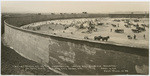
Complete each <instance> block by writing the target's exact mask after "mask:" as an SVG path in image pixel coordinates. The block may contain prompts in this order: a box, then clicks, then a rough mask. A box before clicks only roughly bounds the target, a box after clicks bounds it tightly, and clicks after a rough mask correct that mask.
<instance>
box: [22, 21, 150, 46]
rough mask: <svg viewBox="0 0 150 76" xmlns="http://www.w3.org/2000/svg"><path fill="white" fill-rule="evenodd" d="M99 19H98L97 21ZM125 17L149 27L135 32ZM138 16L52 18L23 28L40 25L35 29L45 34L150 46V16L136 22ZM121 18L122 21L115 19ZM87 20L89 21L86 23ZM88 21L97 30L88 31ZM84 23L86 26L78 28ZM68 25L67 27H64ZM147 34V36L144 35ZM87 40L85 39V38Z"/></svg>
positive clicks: (124, 44) (117, 43)
mask: <svg viewBox="0 0 150 76" xmlns="http://www.w3.org/2000/svg"><path fill="white" fill-rule="evenodd" d="M96 19H97V21H95V20H96ZM123 19H124V20H125V19H128V20H129V21H130V22H131V23H132V24H134V25H137V24H138V25H139V26H140V27H143V26H142V25H141V24H145V25H147V26H148V27H143V28H145V31H142V32H139V33H134V32H133V31H132V30H131V29H135V26H133V25H131V28H127V27H125V26H124V25H125V24H127V23H125V21H123ZM135 19H137V18H132V19H130V18H82V19H65V20H52V21H45V22H38V23H32V24H29V25H25V26H23V27H21V28H25V29H29V30H33V28H37V27H40V29H39V30H34V31H37V32H40V33H44V34H50V35H51V34H55V35H58V36H63V37H69V38H74V39H80V40H83V39H84V37H88V38H89V39H86V40H88V41H92V42H102V43H110V44H116V45H123V46H131V47H140V48H148V47H149V46H148V43H149V41H148V40H149V20H148V18H140V19H138V20H140V21H139V22H134V20H135ZM114 20H120V21H114ZM84 22H87V23H84ZM88 22H93V24H94V26H95V28H96V29H97V31H93V30H92V31H91V32H90V33H89V32H87V31H88V28H87V27H88V26H89V24H88ZM97 22H100V23H104V24H103V25H98V24H96V23H97ZM82 23H84V24H83V26H84V28H82V29H81V28H78V27H79V26H80V25H81V24H82ZM112 24H115V25H116V27H113V26H112ZM26 27H28V28H26ZM65 27H68V28H67V29H64V28H65ZM111 29H112V31H111ZM116 29H123V30H124V33H116V32H115V30H116ZM100 35H101V36H102V37H106V36H110V38H109V39H108V41H107V42H106V41H96V40H94V37H95V36H100ZM128 35H130V36H131V37H132V39H128V37H127V36H128ZM134 35H136V39H133V36H134ZM144 35H145V38H144V37H143V36H144ZM84 40H85V39H84Z"/></svg>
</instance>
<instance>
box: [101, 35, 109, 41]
mask: <svg viewBox="0 0 150 76" xmlns="http://www.w3.org/2000/svg"><path fill="white" fill-rule="evenodd" d="M109 38H110V37H109V36H106V37H102V41H107V40H108V39H109Z"/></svg>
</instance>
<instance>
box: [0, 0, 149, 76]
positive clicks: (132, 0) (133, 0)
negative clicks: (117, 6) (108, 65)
mask: <svg viewBox="0 0 150 76" xmlns="http://www.w3.org/2000/svg"><path fill="white" fill-rule="evenodd" d="M1 1H130V2H137V1H142V2H143V1H148V2H150V0H1ZM1 1H0V4H1ZM149 5H150V3H149ZM0 12H1V8H0ZM0 15H1V13H0ZM149 18H150V15H149ZM0 20H1V16H0ZM149 23H150V21H149ZM0 25H1V23H0ZM149 25H150V24H149ZM0 37H1V27H0ZM0 42H1V40H0ZM149 43H150V30H149ZM149 47H150V44H149ZM149 55H150V51H149ZM0 58H1V46H0ZM0 63H1V59H0ZM149 63H150V56H149ZM0 67H1V65H0ZM0 74H1V69H0ZM149 74H150V65H149ZM2 76H26V75H2ZM29 76H44V75H29ZM47 76H51V75H47ZM52 76H60V75H52ZM61 76H68V75H61ZM69 76H80V75H69ZM82 76H87V75H82ZM88 76H125V75H88ZM128 76H149V75H128Z"/></svg>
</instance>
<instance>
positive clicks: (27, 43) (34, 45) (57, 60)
mask: <svg viewBox="0 0 150 76" xmlns="http://www.w3.org/2000/svg"><path fill="white" fill-rule="evenodd" d="M13 21H14V19H13ZM15 22H18V21H15ZM17 24H19V22H18V23H17ZM4 25H5V34H4V40H5V42H6V44H7V45H8V46H10V47H12V48H13V49H15V51H16V52H18V53H19V54H20V55H22V56H24V57H25V58H28V59H30V60H33V61H36V62H38V63H41V64H43V65H48V66H49V67H51V68H53V69H55V70H57V71H60V72H62V73H66V74H72V75H75V74H80V75H87V74H91V75H96V74H147V73H148V68H144V69H146V70H144V71H139V70H138V69H139V68H137V67H139V66H142V67H144V66H148V49H144V48H134V47H126V46H119V45H112V44H103V43H95V42H90V41H85V40H76V39H70V38H64V37H59V36H55V35H45V34H42V33H37V32H34V31H29V30H26V29H21V28H19V27H16V26H15V25H14V23H13V25H12V24H11V22H10V23H9V21H6V22H5V23H4ZM109 67H110V68H116V69H115V70H111V71H109V70H108V69H106V68H109ZM140 69H142V68H140Z"/></svg>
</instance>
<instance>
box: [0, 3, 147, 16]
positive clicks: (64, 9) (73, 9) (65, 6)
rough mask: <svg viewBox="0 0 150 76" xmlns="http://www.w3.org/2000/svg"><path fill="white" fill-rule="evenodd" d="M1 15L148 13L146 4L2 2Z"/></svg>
mask: <svg viewBox="0 0 150 76" xmlns="http://www.w3.org/2000/svg"><path fill="white" fill-rule="evenodd" d="M1 11H2V13H60V12H61V13H81V12H88V13H113V12H132V11H133V12H134V11H142V12H145V11H149V3H148V2H142V1H140V2H127V1H126V2H112V1H111V2H110V1H107V2H104V1H74V2H73V1H2V2H1Z"/></svg>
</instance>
